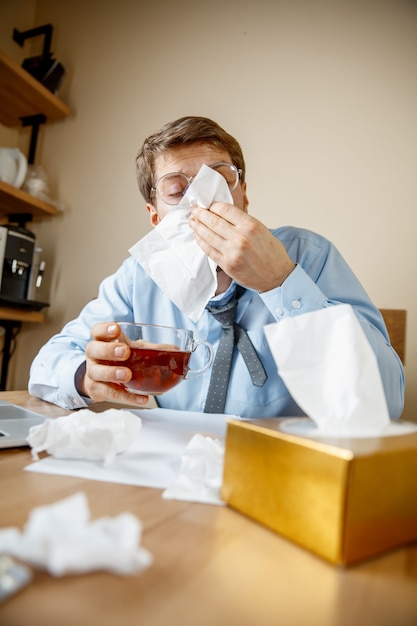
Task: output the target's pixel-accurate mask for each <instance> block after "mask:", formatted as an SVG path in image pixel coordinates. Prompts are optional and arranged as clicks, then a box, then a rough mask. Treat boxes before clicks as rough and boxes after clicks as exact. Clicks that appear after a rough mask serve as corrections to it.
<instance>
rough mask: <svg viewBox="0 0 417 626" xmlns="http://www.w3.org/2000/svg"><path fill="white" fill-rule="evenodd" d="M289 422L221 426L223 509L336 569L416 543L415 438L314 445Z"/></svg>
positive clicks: (331, 440)
mask: <svg viewBox="0 0 417 626" xmlns="http://www.w3.org/2000/svg"><path fill="white" fill-rule="evenodd" d="M298 421H299V422H301V421H303V420H302V419H301V420H298ZM306 421H307V422H308V421H309V420H306ZM288 424H289V420H288V419H283V418H274V419H259V420H250V421H244V422H242V421H237V420H230V421H229V422H228V428H227V436H226V451H225V465H224V476H223V487H222V498H223V499H224V500H225V501H226V503H227V504H229V505H230V506H231V507H233V508H235V509H237V510H238V511H240V512H242V513H244V514H246V515H248V516H250V517H251V518H253V519H255V520H257V521H258V522H260V523H262V524H264V525H265V526H267V527H269V528H271V529H272V530H274V531H276V532H277V533H279V534H280V535H283V536H284V537H287V538H288V539H290V540H292V541H294V542H296V543H297V544H299V545H300V546H303V547H304V548H307V549H308V550H311V551H312V552H314V553H316V554H318V555H319V556H321V557H323V558H324V559H327V560H328V561H330V562H332V563H337V564H344V565H349V564H351V563H354V562H357V561H360V560H362V559H366V558H369V557H372V556H375V555H377V554H379V553H381V552H383V551H386V550H389V549H392V548H395V547H397V546H400V545H403V544H406V543H409V542H411V541H414V540H417V432H414V433H411V434H407V435H405V434H404V435H403V434H401V435H397V436H389V437H380V438H369V439H368V438H366V439H365V438H362V439H336V438H328V437H326V438H320V439H319V438H317V437H315V438H311V437H305V436H299V435H294V434H289V433H288V429H287V428H286V426H288Z"/></svg>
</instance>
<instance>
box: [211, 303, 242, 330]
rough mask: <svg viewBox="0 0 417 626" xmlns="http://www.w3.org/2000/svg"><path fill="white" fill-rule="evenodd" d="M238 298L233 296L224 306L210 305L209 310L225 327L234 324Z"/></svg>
mask: <svg viewBox="0 0 417 626" xmlns="http://www.w3.org/2000/svg"><path fill="white" fill-rule="evenodd" d="M236 309H237V299H236V298H232V299H231V300H229V302H228V303H227V304H225V305H223V306H219V307H215V306H208V307H207V310H208V311H209V313H211V314H212V316H213V317H214V318H215V319H216V320H217V321H218V322H219V324H221V325H222V327H223V328H227V327H228V326H233V323H234V321H235V318H236Z"/></svg>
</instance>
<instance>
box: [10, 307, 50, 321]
mask: <svg viewBox="0 0 417 626" xmlns="http://www.w3.org/2000/svg"><path fill="white" fill-rule="evenodd" d="M3 320H6V321H11V322H16V321H17V322H35V323H41V322H44V321H45V313H42V311H31V310H28V309H18V308H17V307H16V308H14V307H6V306H0V326H1V321H3Z"/></svg>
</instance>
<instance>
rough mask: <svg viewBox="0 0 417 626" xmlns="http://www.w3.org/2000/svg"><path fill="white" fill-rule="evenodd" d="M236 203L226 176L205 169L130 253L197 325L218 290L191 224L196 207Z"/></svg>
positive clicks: (212, 265) (213, 267) (213, 271)
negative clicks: (192, 209) (193, 209)
mask: <svg viewBox="0 0 417 626" xmlns="http://www.w3.org/2000/svg"><path fill="white" fill-rule="evenodd" d="M215 201H217V202H228V203H230V204H232V203H233V198H232V195H231V193H230V190H229V187H228V186H227V183H226V181H225V179H224V178H223V176H222V175H221V174H219V173H218V172H216V171H215V170H213V169H211V168H210V167H208V166H207V165H202V167H201V168H200V170H199V172H198V174H197V176H196V177H195V178H194V180H193V181H192V183H191V185H190V186H189V188H188V189H187V191H186V193H185V194H184V196H183V198H182V200H181V202H180V204H178V205H177V206H175V207H170V210H169V212H168V213H167V215H166V216H165V217H164V218H163V219H162V220H161V221H160V222H159V224H158V225H157V226H156V227H155V228H154V229H153V230H152V231H151V232H150V233H148V234H147V235H145V237H143V238H142V239H140V240H139V241H138V242H137V243H136V244H135V245H134V246H132V247H131V248H130V249H129V252H130V254H131V255H132V256H133V257H134V258H135V259H136V261H138V263H140V265H141V266H142V267H143V269H144V270H145V272H146V273H147V274H149V276H150V277H151V278H152V280H154V281H155V282H156V284H157V285H158V286H159V287H160V288H161V289H162V291H163V292H164V293H165V294H166V295H167V296H168V298H169V299H170V300H171V301H172V302H173V303H174V304H175V305H176V306H177V307H178V308H179V309H180V310H181V311H182V312H183V313H185V314H186V315H188V317H189V318H190V319H191V320H193V321H194V322H196V321H197V320H198V319H199V318H200V317H201V315H202V313H203V311H204V308H205V306H206V304H207V302H208V301H209V300H210V298H212V297H213V296H214V294H215V291H216V287H217V275H216V264H215V263H214V262H213V261H212V260H211V259H209V258H208V257H207V256H206V255H205V254H204V252H203V251H202V249H201V248H200V246H199V245H198V244H197V242H196V240H195V236H194V233H193V231H192V230H191V228H190V226H189V224H188V220H189V216H190V210H191V208H192V207H193V206H196V205H199V206H200V207H203V208H206V209H208V208H209V207H210V205H211V204H212V203H213V202H215Z"/></svg>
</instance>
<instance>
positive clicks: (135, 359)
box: [111, 322, 213, 396]
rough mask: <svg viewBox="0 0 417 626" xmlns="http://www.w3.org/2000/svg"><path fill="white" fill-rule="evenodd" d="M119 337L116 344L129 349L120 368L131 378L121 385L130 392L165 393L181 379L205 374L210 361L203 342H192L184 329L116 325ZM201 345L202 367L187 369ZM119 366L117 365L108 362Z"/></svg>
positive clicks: (208, 350) (211, 356) (211, 354)
mask: <svg viewBox="0 0 417 626" xmlns="http://www.w3.org/2000/svg"><path fill="white" fill-rule="evenodd" d="M117 323H118V325H119V326H120V329H121V334H120V336H119V337H118V338H117V340H116V341H120V342H125V343H126V344H127V345H128V346H129V347H130V356H129V358H128V359H127V360H126V361H123V363H122V364H123V366H126V367H128V368H129V369H130V370H131V372H132V378H131V380H130V381H129V382H127V383H122V386H123V387H124V388H125V389H127V390H128V391H130V392H131V393H137V394H140V395H152V396H158V395H161V394H163V393H165V392H166V391H169V390H170V389H172V388H173V387H175V386H176V385H178V384H179V383H180V382H181V381H183V380H184V379H189V378H193V377H195V376H198V375H200V374H202V373H203V372H205V371H206V370H207V369H208V368H209V367H210V365H211V363H212V361H213V349H212V347H211V345H210V344H209V343H208V342H207V341H202V340H195V339H194V336H193V332H192V331H191V330H186V329H184V328H175V327H172V326H158V325H156V324H139V323H133V322H117ZM199 346H204V347H205V348H206V351H207V359H206V362H205V364H204V365H203V367H201V368H199V369H191V368H190V366H189V361H190V358H191V354H192V353H193V352H194V351H195V350H196V349H197V348H198V347H199ZM111 363H112V365H116V364H118V365H121V362H120V361H118V362H117V363H116V362H115V361H112V362H111Z"/></svg>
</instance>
